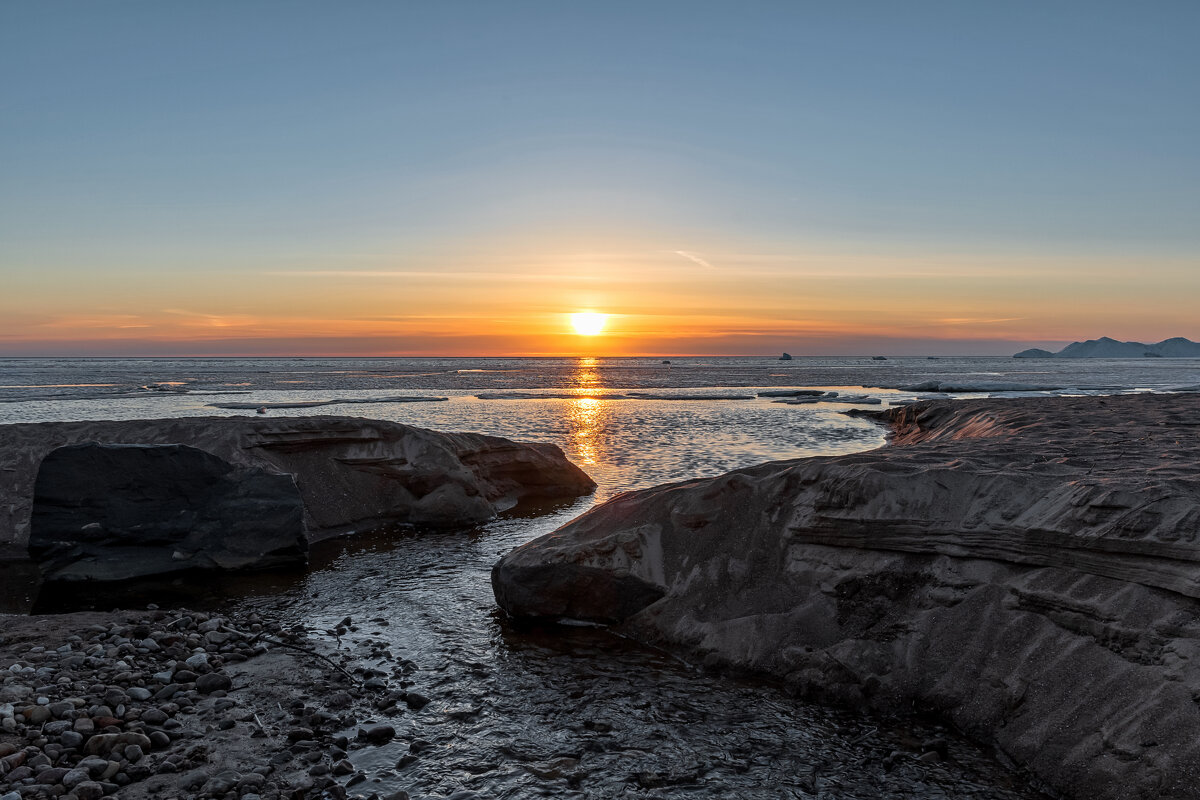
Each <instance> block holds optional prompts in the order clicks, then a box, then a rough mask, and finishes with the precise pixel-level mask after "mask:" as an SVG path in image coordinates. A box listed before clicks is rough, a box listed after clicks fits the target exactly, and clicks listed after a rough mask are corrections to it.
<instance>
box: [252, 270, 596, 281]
mask: <svg viewBox="0 0 1200 800" xmlns="http://www.w3.org/2000/svg"><path fill="white" fill-rule="evenodd" d="M263 274H264V275H270V276H272V277H283V278H438V279H440V280H473V281H475V280H494V281H505V282H525V281H556V280H557V281H581V282H593V281H603V280H605V279H606V276H602V275H560V274H546V273H535V272H508V273H502V272H437V271H431V270H361V269H356V270H336V269H321V270H273V271H270V272H264V273H263Z"/></svg>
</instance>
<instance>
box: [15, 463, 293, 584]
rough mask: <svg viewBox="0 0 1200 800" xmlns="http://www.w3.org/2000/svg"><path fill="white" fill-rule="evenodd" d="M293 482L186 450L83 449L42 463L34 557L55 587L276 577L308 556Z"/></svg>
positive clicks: (37, 486)
mask: <svg viewBox="0 0 1200 800" xmlns="http://www.w3.org/2000/svg"><path fill="white" fill-rule="evenodd" d="M303 510H304V509H303V504H302V502H301V499H300V492H299V490H297V488H296V485H295V482H294V481H293V480H292V478H291V477H290V476H287V475H272V474H269V473H267V472H266V471H264V470H262V469H258V468H254V469H241V468H235V467H234V466H233V465H232V464H230V463H229V462H227V461H225V460H224V459H221V458H218V457H217V456H215V455H212V454H211V453H206V452H204V451H203V450H199V449H197V448H195V447H189V446H187V445H181V444H167V445H149V444H147V445H135V444H97V443H88V444H76V445H68V446H66V447H60V448H58V449H57V450H53V451H51V452H50V453H49V454H47V455H46V457H45V458H44V459H43V460H42V464H41V468H40V469H39V470H38V476H37V482H36V483H35V486H34V502H33V513H32V517H31V531H32V534H31V536H30V539H29V553H30V555H31V556H32V557H33V558H35V559H36V560H38V561H40V562H42V563H43V565H44V566H45V567H46V570H47V573H48V577H49V578H50V579H57V580H84V579H91V580H120V579H124V578H130V577H134V576H140V575H154V574H158V573H163V572H174V571H178V570H181V569H194V568H215V567H219V568H225V569H235V568H245V567H271V566H277V565H281V564H287V563H295V562H297V561H300V562H303V561H304V560H305V558H306V554H307V551H308V540H307V539H306V538H305V535H304V523H303Z"/></svg>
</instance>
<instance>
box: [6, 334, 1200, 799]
mask: <svg viewBox="0 0 1200 800" xmlns="http://www.w3.org/2000/svg"><path fill="white" fill-rule="evenodd" d="M671 361H672V363H671V364H663V363H661V359H187V360H178V359H145V360H104V359H96V360H93V359H87V360H78V359H74V360H72V359H36V360H34V359H28V360H26V359H10V360H0V422H37V421H47V420H67V419H137V418H153V417H176V416H195V415H229V414H254V413H255V409H256V408H258V407H266V408H267V411H266V413H267V414H270V415H303V414H338V415H359V416H369V417H374V418H379V419H387V420H395V421H399V422H404V423H408V424H413V425H420V426H423V427H429V428H434V429H438V430H472V431H479V432H483V433H490V434H497V435H502V436H508V437H511V438H516V439H522V440H536V441H549V442H553V443H555V444H558V445H559V446H560V447H562V448H563V450H564V451H565V452H566V453H567V455H568V457H570V458H571V459H572V460H573V461H575V462H576V463H577V464H579V465H580V466H581V467H583V468H584V470H585V471H587V472H588V473H589V474H591V475H592V476H593V477H594V478H595V479H596V480H597V481H598V483H599V489H598V490H597V492H596V494H595V496H593V497H587V498H581V499H579V500H578V501H573V502H569V503H563V504H557V505H550V506H543V507H540V508H525V509H522V510H520V512H519V513H514V514H510V515H507V516H505V517H503V518H501V519H498V520H496V521H494V522H492V523H489V524H487V525H484V526H481V527H478V528H473V529H470V530H462V531H456V532H429V531H414V530H411V529H400V530H392V531H387V530H385V531H379V532H376V533H374V534H367V535H360V536H358V537H354V538H351V539H347V540H341V541H335V542H327V543H323V544H322V545H320V546H318V547H317V548H316V550H315V551H314V554H313V563H312V564H311V565H310V569H308V570H307V571H304V572H292V573H276V574H269V575H257V576H224V577H221V578H219V579H217V580H212V581H206V584H205V586H204V587H202V588H201V587H195V586H189V585H186V584H185V583H183V582H176V583H175V585H170V584H168V585H166V586H162V587H159V588H158V589H157V590H156V591H159V592H161V597H159V596H156V598H155V599H160V601H162V602H174V601H179V602H184V601H186V602H187V603H189V604H192V605H217V606H219V605H222V604H234V605H238V606H241V607H249V606H252V607H257V608H264V609H267V610H271V611H273V612H274V613H277V614H280V615H283V616H285V617H287V618H288V619H290V620H292V621H295V622H297V623H302V624H304V625H306V626H308V627H309V628H311V629H313V630H314V631H318V632H319V631H325V630H329V629H332V628H334V627H336V624H337V622H338V621H339V620H341V619H342V618H343V617H345V616H353V617H354V618H355V619H356V620H357V621H358V622H360V628H359V632H358V633H357V634H351V635H350V636H349V637H344V638H342V639H341V640H340V641H335V640H333V639H332V638H330V639H329V641H328V646H329V647H331V648H333V647H340V648H342V649H345V650H347V651H349V652H352V653H354V654H355V655H356V656H357V657H359V658H360V659H361V660H362V662H363V663H364V664H367V665H371V664H373V663H377V664H378V665H379V666H380V667H381V668H386V667H387V666H388V665H387V664H386V663H384V662H383V661H381V660H373V659H374V657H373V656H372V655H371V653H372V652H373V651H375V650H377V648H379V647H380V646H382V647H385V648H387V649H389V650H390V651H391V653H392V654H393V656H394V657H398V658H407V659H411V660H412V661H413V662H415V663H416V664H417V668H418V669H417V672H416V673H415V674H414V675H413V680H414V681H415V682H416V686H415V688H416V689H418V690H420V691H422V692H423V693H425V694H427V695H429V696H430V697H432V698H433V702H432V703H431V704H430V705H429V706H427V707H426V708H425V709H424V710H423V711H421V712H420V713H415V714H408V715H405V716H402V717H400V718H397V719H395V720H389V723H391V724H394V725H396V727H397V729H398V730H399V732H400V734H401V736H406V735H408V736H419V737H421V738H423V739H426V740H428V741H430V742H432V743H433V744H434V745H435V748H434V750H433V751H431V754H430V755H428V756H426V757H423V758H422V759H421V760H420V761H418V762H416V763H414V764H412V765H409V766H406V767H404V768H397V766H396V764H397V761H398V759H399V757H400V756H401V755H402V754H403V746H402V745H401V744H400V743H398V742H397V743H395V744H393V745H389V746H385V747H380V748H368V749H366V750H362V751H358V752H357V753H355V754H354V756H353V758H354V759H355V760H356V764H357V766H359V767H360V768H362V769H364V770H366V771H367V772H368V773H369V774H370V775H371V776H372V779H371V781H370V782H369V783H368V784H363V785H362V786H360V787H357V789H358V790H360V791H361V790H363V789H364V787H365V788H366V789H367V790H368V791H380V792H383V791H385V790H386V791H392V790H395V789H406V790H408V791H410V792H412V793H413V794H414V796H422V795H425V796H433V797H437V796H449V795H450V794H452V793H454V792H455V791H459V790H462V789H469V790H474V791H477V792H479V796H481V797H512V798H518V797H529V796H554V797H595V798H608V797H613V798H615V797H697V796H706V797H733V796H738V797H763V798H775V797H780V798H783V797H787V798H818V797H819V798H830V799H832V798H918V797H919V798H1033V797H1041V795H1039V794H1038V793H1037V792H1036V791H1035V790H1034V789H1032V788H1030V787H1029V786H1028V785H1027V784H1025V783H1024V782H1022V781H1021V780H1019V779H1018V778H1016V777H1015V776H1014V775H1013V774H1012V773H1010V772H1009V771H1008V770H1006V769H1005V768H1004V767H1002V766H1001V765H1000V764H999V763H997V762H996V761H994V760H993V759H991V758H990V757H989V756H988V755H987V754H986V753H985V752H984V751H982V750H980V749H979V748H977V747H975V746H973V745H971V744H970V743H968V742H966V741H964V740H962V739H961V738H959V737H956V736H954V735H953V734H950V733H947V732H945V731H942V730H939V729H937V728H933V727H928V726H923V725H921V724H918V723H916V722H913V721H904V722H901V723H896V722H885V721H882V720H879V719H875V718H871V717H867V716H862V715H856V714H850V713H846V712H839V711H832V710H828V709H822V708H819V707H815V706H812V705H809V704H805V703H800V702H796V701H794V700H792V699H789V698H787V697H786V696H784V695H783V694H782V693H780V692H779V691H777V690H776V689H775V688H774V687H773V686H771V685H766V684H759V683H755V682H751V681H745V680H735V679H731V678H728V677H722V676H716V675H710V674H707V673H705V672H703V671H702V670H699V669H697V668H695V667H693V666H692V665H689V664H687V663H685V662H682V661H680V660H678V659H676V658H674V657H672V656H669V655H667V654H664V653H661V652H657V651H654V650H651V649H647V648H643V647H640V646H637V645H635V644H633V643H630V642H626V641H624V640H621V639H618V638H616V637H614V636H612V635H611V634H608V633H607V632H605V631H602V630H591V629H575V628H567V629H556V630H544V629H526V628H520V627H515V626H513V625H512V624H511V623H509V622H508V621H507V620H506V619H505V618H504V617H503V615H502V614H501V613H500V612H499V611H498V610H497V609H496V606H495V603H494V600H493V598H492V595H491V588H490V584H489V580H488V572H489V570H490V568H491V565H492V564H493V563H494V562H495V561H496V559H498V558H499V557H500V556H501V555H503V554H504V553H506V552H508V551H509V550H510V549H512V548H513V547H516V546H518V545H520V544H522V543H524V542H526V541H529V540H530V539H532V538H534V537H536V536H539V535H541V534H543V533H547V532H549V531H551V530H553V529H554V528H556V527H557V526H559V525H561V524H562V523H564V522H565V521H567V520H568V519H570V518H572V517H574V516H576V515H578V514H579V513H582V512H583V511H585V510H587V509H588V508H589V507H591V506H592V505H593V504H594V503H596V502H599V501H602V500H603V499H604V498H606V497H609V496H611V495H612V494H614V493H616V492H620V491H625V490H628V489H634V488H639V487H644V486H649V485H654V484H658V483H663V482H668V481H677V480H683V479H688V478H694V477H700V476H706V475H715V474H719V473H721V472H725V471H728V470H730V469H734V468H737V467H742V466H746V465H749V464H755V463H759V462H762V461H766V460H772V459H784V458H798V457H803V456H811V455H830V454H838V453H847V452H854V451H860V450H864V449H868V448H873V447H877V446H880V445H881V444H883V441H884V432H883V431H882V430H881V429H880V428H879V427H878V426H877V425H875V424H873V423H871V422H868V421H865V420H861V419H855V418H851V417H847V416H845V415H844V414H843V413H842V412H843V411H845V410H846V409H847V408H853V407H862V408H881V407H887V406H888V405H890V404H892V403H903V402H909V401H911V400H913V399H916V398H920V397H927V396H936V393H935V392H933V391H932V390H931V389H930V388H928V387H929V386H931V385H932V384H943V385H948V384H952V385H953V386H954V388H959V389H963V390H965V391H963V392H959V393H958V394H956V395H955V396H980V395H986V394H1001V395H1008V394H1041V393H1046V394H1055V393H1112V392H1132V391H1168V390H1172V389H1178V388H1182V387H1191V388H1193V389H1194V388H1195V387H1197V386H1198V385H1200V361H1197V360H1190V359H1189V360H1183V359H1179V360H1176V359H1145V360H1136V361H1090V360H1089V361H1060V360H1053V361H1043V360H1038V361H1021V360H1013V359H995V358H991V359H989V358H976V359H965V358H945V359H936V360H934V359H888V360H885V361H875V360H872V359H869V358H856V359H850V358H847V359H833V358H813V359H803V358H798V359H795V360H793V361H790V362H780V361H776V360H774V359H769V358H759V359H754V358H728V359H716V358H713V359H690V358H680V359H671ZM781 387H787V388H796V389H799V388H821V389H823V390H826V391H836V392H838V396H837V397H836V398H829V399H827V400H825V401H822V402H818V403H815V404H810V405H786V404H782V403H777V402H773V400H774V399H775V398H772V397H760V396H758V392H759V391H765V390H772V389H776V390H777V389H779V388H781ZM906 387H907V388H906ZM914 387H921V388H914ZM481 396H482V397H481ZM847 396H858V397H859V398H861V399H860V400H858V401H856V402H849V403H848V402H843V401H844V400H845V399H846V397H847ZM396 397H406V398H409V399H411V398H429V399H428V401H427V402H397V401H395V400H392V399H389V398H396ZM432 398H445V399H432ZM345 400H352V401H356V402H353V403H346V402H332V403H330V404H328V405H320V406H315V407H308V408H286V407H282V406H286V405H289V404H297V403H313V402H326V401H345ZM214 404H218V405H228V404H243V405H247V406H249V408H246V409H229V408H219V407H214ZM138 599H139V600H140V602H146V597H145V596H144V595H142V596H140V597H139V598H138ZM119 600H120V598H119V596H114V595H110V594H103V595H102V594H100V593H97V594H94V595H92V596H91V603H92V604H95V605H98V606H99V607H101V608H106V607H111V605H112V604H113V603H114V602H118V601H119ZM87 604H88V602H86V601H85V602H83V603H80V602H75V603H74V604H73V605H74V606H75V607H78V606H80V605H87ZM48 610H52V609H48ZM371 619H386V620H388V621H389V624H388V625H382V624H378V623H374V622H370V621H369V620H371ZM318 635H319V634H318ZM940 736H947V737H948V738H949V740H950V750H949V753H950V758H949V759H948V760H946V761H943V762H939V763H924V762H920V761H917V760H916V759H915V758H914V757H912V756H915V755H916V754H917V753H919V752H920V751H921V749H922V747H923V744H922V743H923V742H925V741H927V740H928V739H930V738H935V737H940ZM893 752H899V753H901V754H902V755H901V756H900V757H892V758H890V759H889V758H888V757H889V755H890V754H892V753H893ZM561 758H571V759H577V760H578V764H577V765H576V766H575V767H573V768H572V770H571V772H572V775H571V777H570V779H569V780H568V778H566V777H562V776H559V777H553V776H551V777H546V776H545V775H538V774H536V771H531V769H530V768H529V767H530V765H543V766H544V765H545V764H546V763H549V762H555V761H556V759H561ZM885 759H886V760H887V763H885ZM543 766H537V767H535V770H541V771H542V772H545V770H544V768H543ZM364 793H365V792H364Z"/></svg>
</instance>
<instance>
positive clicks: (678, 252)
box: [671, 250, 716, 269]
mask: <svg viewBox="0 0 1200 800" xmlns="http://www.w3.org/2000/svg"><path fill="white" fill-rule="evenodd" d="M671 252H672V253H674V254H675V255H677V256H683V257H684V258H686V259H687V260H688V261H691V262H693V263H695V264H699V265H700V266H702V267H704V268H705V269H716V267H714V266H713V265H712V264H710V263H708V262H707V261H705V260H704V259H703V258H701V257H700V256H698V255H696V254H695V253H691V252H688V251H687V250H672V251H671Z"/></svg>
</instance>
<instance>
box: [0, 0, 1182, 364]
mask: <svg viewBox="0 0 1200 800" xmlns="http://www.w3.org/2000/svg"><path fill="white" fill-rule="evenodd" d="M1197 30H1200V3H1196V2H1192V1H1191V0H1189V1H1188V2H1145V3H1129V2H1121V3H1108V2H1103V1H1102V0H1096V1H1093V2H1077V3H1073V2H1065V1H1064V2H1050V3H1048V2H1044V0H1038V1H1037V2H1005V3H974V2H957V1H954V2H950V1H947V2H923V1H922V0H912V2H904V3H898V2H894V0H887V1H882V2H867V1H865V0H864V1H863V2H851V3H829V2H804V1H803V0H788V1H787V2H754V1H753V0H739V2H736V3H735V2H721V3H714V2H704V1H703V0H689V1H688V2H666V1H665V0H639V1H638V2H621V1H620V0H605V2H561V0H559V1H557V2H544V3H543V2H522V1H521V0H509V1H506V2H494V0H487V1H485V2H467V1H465V0H445V1H444V2H415V1H413V2H399V1H395V2H370V1H366V0H348V1H347V2H305V1H304V0H289V1H288V2H270V1H269V0H250V2H246V1H245V0H236V2H223V1H222V0H206V2H203V3H186V2H161V0H151V1H149V2H142V1H141V0H104V1H99V0H88V1H87V2H59V1H58V0H37V1H35V0H0V355H5V356H23V355H29V356H38V355H55V356H73V355H86V356H101V355H116V356H120V355H273V354H280V355H380V356H386V355H464V356H469V355H575V354H593V355H655V354H662V355H669V354H677V355H686V354H697V355H699V354H777V353H779V352H781V351H784V350H786V351H788V352H791V353H792V354H794V355H800V354H867V353H870V354H875V353H881V354H886V355H905V354H911V355H926V354H980V355H987V354H996V355H1008V354H1011V353H1012V352H1015V351H1016V350H1019V349H1024V348H1025V347H1030V346H1045V347H1048V348H1050V349H1058V347H1061V346H1062V345H1063V344H1065V343H1068V342H1071V341H1074V340H1081V339H1088V338H1097V337H1100V336H1105V335H1107V336H1112V337H1114V338H1118V339H1123V340H1124V339H1132V340H1138V341H1147V342H1150V341H1158V340H1160V339H1164V338H1167V337H1171V336H1187V337H1188V338H1192V339H1200V314H1198V312H1197V309H1200V147H1198V146H1197V142H1200V48H1198V47H1196V46H1195V32H1196V31H1197ZM580 311H593V312H597V313H601V314H606V315H607V317H606V318H605V322H606V324H605V329H604V332H603V333H601V334H600V335H596V336H581V335H579V334H577V333H575V332H574V330H573V328H572V327H571V324H570V315H571V314H573V313H577V312H580Z"/></svg>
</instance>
